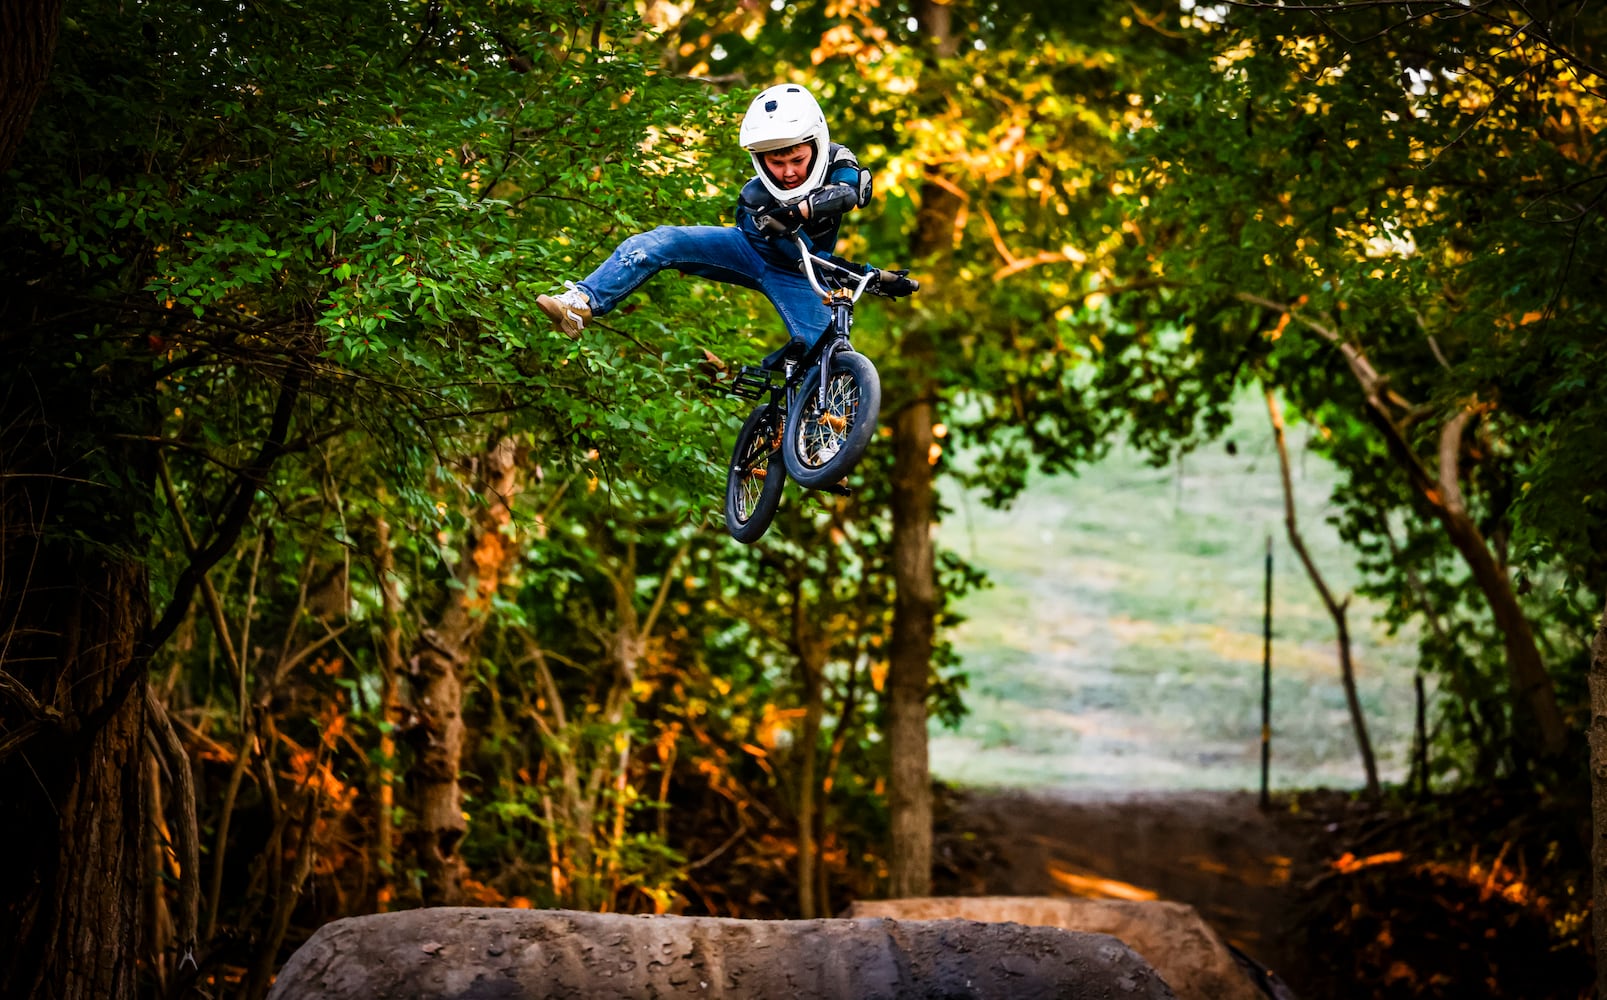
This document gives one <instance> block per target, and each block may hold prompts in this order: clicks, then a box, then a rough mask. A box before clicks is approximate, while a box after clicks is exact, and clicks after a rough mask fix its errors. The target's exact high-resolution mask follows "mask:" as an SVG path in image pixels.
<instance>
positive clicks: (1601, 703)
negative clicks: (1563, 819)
mask: <svg viewBox="0 0 1607 1000" xmlns="http://www.w3.org/2000/svg"><path fill="white" fill-rule="evenodd" d="M1590 801H1591V809H1590V815H1591V820H1592V831H1593V834H1594V835H1593V836H1592V838H1591V842H1590V865H1591V872H1590V875H1591V878H1590V882H1591V903H1592V905H1591V917H1590V934H1591V937H1592V939H1594V941H1595V943H1596V954H1597V955H1598V956H1607V608H1604V609H1603V610H1602V616H1601V621H1600V622H1598V623H1597V625H1596V641H1595V642H1593V643H1591V646H1590ZM1596 995H1597V996H1598V997H1607V960H1603V959H1598V960H1597V962H1596Z"/></svg>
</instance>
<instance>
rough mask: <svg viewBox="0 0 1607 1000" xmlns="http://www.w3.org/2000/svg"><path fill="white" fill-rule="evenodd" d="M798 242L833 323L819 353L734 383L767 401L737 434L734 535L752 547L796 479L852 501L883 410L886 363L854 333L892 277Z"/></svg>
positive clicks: (729, 519) (793, 347) (729, 486)
mask: <svg viewBox="0 0 1607 1000" xmlns="http://www.w3.org/2000/svg"><path fill="white" fill-rule="evenodd" d="M793 239H794V241H795V242H796V244H797V246H798V250H799V253H800V254H801V255H802V256H801V267H802V269H803V273H804V275H805V276H806V277H807V278H808V279H809V284H810V285H811V286H813V288H814V289H815V291H817V292H819V293H820V296H821V299H822V300H823V301H824V302H825V304H826V307H827V308H828V309H829V310H830V311H831V323H830V325H828V326H827V328H826V332H825V333H823V334H822V335H821V337H820V339H819V340H817V341H816V342H815V343H814V345H813V346H812V347H809V348H807V349H806V348H805V347H804V346H803V344H802V343H801V342H800V341H796V340H795V341H792V342H790V343H789V344H788V345H787V346H786V347H784V348H782V349H781V350H779V351H776V352H775V353H773V354H771V355H770V356H769V357H767V358H765V359H764V361H762V362H761V363H759V364H757V365H747V366H744V367H743V368H742V369H741V370H740V371H739V372H738V373H737V376H736V378H735V379H734V380H733V381H732V384H731V386H730V387H729V388H730V392H731V393H732V394H733V395H736V396H740V397H742V398H744V399H753V400H759V401H760V402H759V405H758V406H756V407H755V408H754V410H753V412H752V413H751V414H749V415H748V419H747V420H746V421H745V422H744V423H743V425H742V430H741V431H740V432H738V434H737V443H736V448H735V449H734V450H733V451H732V453H731V464H730V466H729V467H728V468H727V470H726V486H725V526H726V530H727V531H729V532H730V533H731V536H732V537H733V538H735V539H736V540H737V541H739V542H744V543H747V544H752V543H753V542H756V541H758V540H759V538H760V537H761V536H763V535H764V533H765V531H766V530H767V529H768V528H769V527H770V522H771V521H772V520H773V519H774V518H775V516H776V510H777V508H778V507H779V506H780V505H781V493H782V490H783V489H784V488H785V486H786V483H787V477H788V476H791V477H792V478H793V480H794V481H795V482H797V483H798V485H800V486H803V487H805V488H806V489H816V490H822V491H824V492H828V493H836V494H838V495H840V496H847V495H849V489H848V487H847V486H846V485H843V483H842V480H843V478H844V477H845V476H847V475H848V473H849V472H851V471H852V470H853V468H854V466H855V465H856V464H858V462H859V459H860V457H861V456H862V455H864V453H865V448H866V447H867V446H868V445H869V444H870V439H871V436H872V435H873V434H875V433H876V420H877V418H878V417H879V416H880V414H881V408H882V383H881V378H880V376H878V375H877V373H876V366H875V365H873V364H871V362H870V359H869V358H867V357H865V356H864V355H863V354H860V353H859V352H857V351H855V350H854V348H853V344H852V343H851V342H850V341H849V333H850V332H851V331H852V330H853V326H854V303H856V302H858V301H859V297H860V296H861V295H864V294H865V293H866V292H870V293H871V294H873V295H875V294H885V293H883V292H881V290H880V284H881V276H882V275H883V273H884V272H882V271H880V270H878V269H877V268H867V269H866V270H865V273H863V274H861V273H859V272H858V271H855V270H852V269H850V268H848V267H844V266H842V265H841V264H838V263H836V262H834V261H832V260H828V259H826V258H824V257H818V256H816V255H814V254H813V253H811V252H810V251H809V248H808V247H807V246H806V245H805V244H804V241H803V240H802V238H800V237H797V236H794V237H793ZM911 285H913V286H914V287H916V288H918V287H919V286H918V285H916V284H915V283H914V282H913V281H912V282H911ZM911 290H912V291H913V290H914V289H913V288H912V289H911ZM778 456H779V457H780V459H781V461H779V462H778V461H777V460H776V459H777V457H778Z"/></svg>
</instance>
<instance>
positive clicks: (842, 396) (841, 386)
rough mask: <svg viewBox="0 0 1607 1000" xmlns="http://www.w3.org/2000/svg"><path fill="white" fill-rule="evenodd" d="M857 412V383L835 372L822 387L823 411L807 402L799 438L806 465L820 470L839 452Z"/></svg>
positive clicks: (815, 404)
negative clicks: (824, 401) (823, 395)
mask: <svg viewBox="0 0 1607 1000" xmlns="http://www.w3.org/2000/svg"><path fill="white" fill-rule="evenodd" d="M858 413H859V384H858V383H857V382H856V381H855V380H854V378H853V376H852V375H848V374H846V373H838V374H835V375H833V376H832V378H831V382H830V383H828V384H827V386H826V408H825V409H824V410H821V409H820V408H819V403H818V402H817V401H814V400H811V401H810V404H809V408H808V412H807V414H806V415H805V419H804V426H803V427H802V428H801V430H802V431H803V433H802V434H800V435H799V438H800V444H801V451H802V452H803V454H802V458H803V460H804V463H805V464H806V465H809V466H810V467H812V468H817V469H818V468H820V467H821V466H822V465H825V464H826V463H827V462H829V461H831V460H832V458H833V457H834V456H835V455H836V454H837V452H839V451H840V450H842V447H843V443H844V442H845V441H847V439H848V431H849V429H850V428H852V427H853V425H854V418H855V417H856V416H857V415H858Z"/></svg>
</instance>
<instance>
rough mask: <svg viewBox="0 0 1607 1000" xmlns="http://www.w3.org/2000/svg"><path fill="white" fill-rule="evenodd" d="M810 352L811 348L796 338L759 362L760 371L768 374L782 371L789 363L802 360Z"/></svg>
mask: <svg viewBox="0 0 1607 1000" xmlns="http://www.w3.org/2000/svg"><path fill="white" fill-rule="evenodd" d="M808 351H809V348H807V347H805V346H804V342H803V341H801V340H799V339H798V338H797V337H794V338H792V339H791V340H789V341H787V343H786V344H785V345H784V346H782V347H780V348H778V349H777V350H774V351H771V352H770V353H769V354H767V355H766V356H765V359H764V360H763V361H761V362H759V370H760V371H766V372H778V371H781V370H782V367H783V366H784V365H785V364H786V363H787V362H788V361H798V360H801V359H802V358H803V356H804V355H805V354H806V353H808Z"/></svg>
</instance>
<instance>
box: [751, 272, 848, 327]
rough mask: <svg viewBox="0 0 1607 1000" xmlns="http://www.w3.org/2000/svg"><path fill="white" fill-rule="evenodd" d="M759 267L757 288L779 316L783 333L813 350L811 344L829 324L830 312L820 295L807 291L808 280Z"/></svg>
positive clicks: (810, 289)
mask: <svg viewBox="0 0 1607 1000" xmlns="http://www.w3.org/2000/svg"><path fill="white" fill-rule="evenodd" d="M760 266H761V267H762V268H763V269H762V270H761V271H759V272H758V274H759V275H760V278H759V283H760V287H761V288H762V289H763V291H764V293H765V295H767V296H769V298H770V303H771V304H772V305H774V306H775V307H776V312H778V313H780V314H781V321H782V322H783V323H785V324H787V332H788V333H789V334H791V335H792V338H793V339H794V340H801V341H803V343H804V345H805V346H808V347H813V346H815V341H817V340H819V339H820V335H821V334H823V333H825V332H826V327H827V326H829V325H830V324H831V310H830V309H827V308H826V304H825V303H824V302H821V301H820V293H819V292H817V291H815V290H814V288H812V287H810V284H809V279H808V278H806V277H804V276H803V275H802V274H798V273H796V272H790V271H784V270H782V269H781V268H779V267H774V266H772V265H770V264H766V263H761V265H760Z"/></svg>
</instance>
